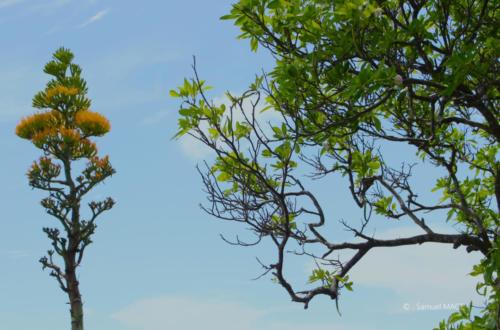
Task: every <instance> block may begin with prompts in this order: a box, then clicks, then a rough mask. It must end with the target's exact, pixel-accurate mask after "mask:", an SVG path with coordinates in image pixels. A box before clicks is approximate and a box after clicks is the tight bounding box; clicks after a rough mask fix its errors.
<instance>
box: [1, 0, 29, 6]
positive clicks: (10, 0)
mask: <svg viewBox="0 0 500 330" xmlns="http://www.w3.org/2000/svg"><path fill="white" fill-rule="evenodd" d="M23 1H24V0H0V8H5V7H10V6H13V5H17V4H18V3H21V2H23Z"/></svg>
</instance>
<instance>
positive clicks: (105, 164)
mask: <svg viewBox="0 0 500 330" xmlns="http://www.w3.org/2000/svg"><path fill="white" fill-rule="evenodd" d="M88 170H89V171H88V173H87V176H88V177H89V178H91V179H92V180H95V181H99V180H101V179H104V178H105V177H106V176H108V175H111V174H113V172H114V170H113V168H112V167H111V164H110V162H109V156H104V157H103V158H99V157H92V158H91V159H90V163H89V167H88Z"/></svg>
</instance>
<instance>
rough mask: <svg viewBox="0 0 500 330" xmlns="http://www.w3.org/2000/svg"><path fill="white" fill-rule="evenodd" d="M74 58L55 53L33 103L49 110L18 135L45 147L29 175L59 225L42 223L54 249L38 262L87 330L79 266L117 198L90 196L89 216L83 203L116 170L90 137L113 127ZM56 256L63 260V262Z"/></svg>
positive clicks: (75, 327)
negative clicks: (99, 220)
mask: <svg viewBox="0 0 500 330" xmlns="http://www.w3.org/2000/svg"><path fill="white" fill-rule="evenodd" d="M72 61H73V54H72V53H71V51H69V50H68V49H64V48H60V49H58V50H57V51H56V52H55V53H54V55H53V60H51V61H50V62H48V63H47V64H46V65H45V69H44V71H45V73H47V74H49V75H50V76H52V79H51V80H50V81H49V82H48V83H47V86H46V87H45V89H44V90H43V91H41V92H39V93H37V94H36V95H35V97H34V98H33V107H35V108H38V109H46V110H45V111H40V112H36V113H35V114H33V115H31V116H28V117H26V118H23V119H22V120H21V122H20V123H19V124H18V125H17V127H16V134H17V135H18V136H19V137H21V138H23V139H27V140H30V141H31V142H32V143H33V144H34V145H35V146H36V147H37V148H39V149H41V150H42V151H43V154H44V156H43V157H41V158H40V159H39V160H38V161H35V162H34V163H33V165H32V166H31V168H30V169H29V171H28V174H27V175H28V179H29V184H30V186H31V187H33V188H37V189H41V190H44V191H47V192H48V193H49V196H48V197H46V198H44V199H42V201H41V204H42V206H43V207H44V208H45V209H46V210H47V213H48V214H50V215H51V216H53V217H54V218H55V219H56V220H57V221H58V223H59V226H58V227H55V228H43V231H44V232H45V234H47V236H48V238H49V239H50V241H51V244H52V249H51V250H49V251H47V255H46V256H44V257H43V258H41V259H40V263H41V264H42V267H43V268H44V269H45V268H48V269H49V270H50V275H51V276H53V277H54V278H55V279H56V280H57V282H58V283H59V285H60V287H61V289H62V290H63V291H64V292H65V293H66V294H67V295H68V298H69V304H70V306H71V309H70V313H71V329H72V330H83V308H82V307H83V303H82V296H81V294H80V289H79V281H78V277H77V272H76V271H77V268H78V267H79V266H80V264H81V262H82V258H83V253H84V251H85V248H86V247H87V246H88V245H89V244H90V243H92V235H93V234H94V231H95V229H96V223H95V222H96V219H97V217H98V216H99V215H100V214H101V213H102V212H104V211H107V210H109V209H111V208H112V207H113V205H114V201H113V199H111V198H107V199H105V200H103V201H97V202H96V201H91V202H90V203H88V206H89V208H90V212H89V214H90V215H89V216H88V217H83V216H82V214H81V202H82V199H83V197H84V196H85V195H86V194H87V193H88V192H89V191H90V190H91V189H92V188H93V187H94V186H95V185H97V184H99V183H101V182H103V181H104V180H105V179H106V178H107V177H109V176H111V175H112V174H114V173H115V170H114V169H113V168H112V167H111V164H110V163H109V160H108V156H105V157H103V158H99V157H98V156H97V147H96V145H95V143H94V142H92V141H91V140H90V138H91V137H96V136H102V135H104V134H106V133H107V132H108V131H109V130H110V124H109V121H108V120H107V119H106V118H105V117H103V116H102V115H100V114H99V113H96V112H92V111H90V110H89V108H90V104H91V102H90V100H89V99H88V98H87V96H86V94H87V85H86V82H85V80H84V79H83V78H82V77H81V72H82V70H81V68H80V67H79V66H78V65H76V64H74V63H73V62H72ZM82 160H86V161H87V163H86V165H84V166H83V169H82V171H81V173H80V174H79V175H77V176H75V174H74V172H75V167H76V166H78V162H80V161H82ZM80 167H82V166H80ZM54 256H59V257H60V258H61V259H62V266H60V265H58V263H57V260H55V258H54Z"/></svg>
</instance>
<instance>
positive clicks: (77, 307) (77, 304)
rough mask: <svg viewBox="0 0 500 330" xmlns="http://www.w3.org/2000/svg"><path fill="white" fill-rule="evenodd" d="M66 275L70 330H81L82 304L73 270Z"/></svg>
mask: <svg viewBox="0 0 500 330" xmlns="http://www.w3.org/2000/svg"><path fill="white" fill-rule="evenodd" d="M66 275H67V284H68V297H69V303H70V306H71V309H70V313H71V330H83V303H82V296H81V294H80V289H79V287H78V285H79V283H78V280H77V279H76V273H75V271H74V270H72V271H69V272H68V274H66Z"/></svg>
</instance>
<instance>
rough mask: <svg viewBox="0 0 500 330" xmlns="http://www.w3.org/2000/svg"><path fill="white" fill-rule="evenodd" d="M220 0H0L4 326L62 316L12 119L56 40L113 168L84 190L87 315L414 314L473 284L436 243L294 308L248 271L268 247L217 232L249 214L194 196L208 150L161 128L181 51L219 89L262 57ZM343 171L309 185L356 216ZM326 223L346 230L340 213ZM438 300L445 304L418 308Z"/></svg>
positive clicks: (374, 256) (110, 328)
mask: <svg viewBox="0 0 500 330" xmlns="http://www.w3.org/2000/svg"><path fill="white" fill-rule="evenodd" d="M231 2H232V1H227V0H216V1H202V0H184V1H172V0H167V1H165V0H163V1H159V0H157V1H153V0H149V1H141V2H139V1H128V0H121V1H112V0H109V1H105V0H79V1H76V0H0V42H1V45H2V51H1V52H0V147H1V150H2V153H3V156H2V160H1V171H0V182H1V183H2V184H1V185H0V200H1V204H0V205H1V207H2V216H1V218H0V221H1V224H2V230H1V231H0V264H1V266H0V328H2V329H16V330H59V329H61V330H62V329H67V328H68V325H69V317H68V308H69V307H68V305H66V301H67V298H66V297H65V296H64V294H63V292H62V291H60V289H59V288H58V286H57V283H56V282H55V280H54V279H53V278H51V277H50V276H49V275H48V272H43V271H42V270H41V267H40V264H39V263H38V262H37V260H38V259H39V257H41V256H42V255H43V254H44V251H46V250H47V249H48V248H49V242H48V240H47V238H46V237H45V236H44V234H43V233H42V231H41V229H42V227H44V226H50V225H52V224H53V223H54V221H53V220H52V219H51V218H50V217H49V216H48V215H46V214H45V213H44V210H43V209H42V207H41V206H40V205H39V200H40V199H41V198H43V197H44V194H43V193H41V192H39V191H34V190H31V189H30V188H29V187H28V185H27V179H26V176H25V173H26V170H27V169H28V167H29V166H30V164H31V162H32V161H33V160H34V159H36V158H38V157H39V155H40V153H39V150H37V149H36V148H34V147H33V146H32V145H31V144H30V143H28V142H26V141H24V140H21V139H19V138H18V137H16V136H15V134H14V128H15V126H16V124H17V122H18V121H19V119H20V118H21V117H22V116H25V115H27V114H29V113H31V112H32V111H33V109H32V108H31V99H32V96H33V95H34V94H35V93H36V92H37V91H38V90H40V89H42V88H43V87H44V85H45V82H46V81H47V76H46V75H45V74H43V72H42V68H43V65H44V64H45V63H46V62H47V61H48V60H49V59H50V56H51V54H52V52H53V51H54V50H55V49H57V48H58V47H60V46H64V47H68V48H70V49H71V50H72V51H73V52H74V53H75V55H76V59H75V62H77V63H79V64H80V65H81V66H82V68H83V74H84V77H85V78H86V79H87V82H88V86H89V95H90V97H91V98H92V100H93V110H95V111H99V112H101V113H103V114H104V115H106V116H107V117H108V118H109V119H110V121H111V123H112V132H111V133H110V134H108V135H106V136H105V137H103V138H101V139H99V140H98V141H97V143H98V146H100V149H101V153H103V154H109V155H110V159H111V161H112V163H113V165H114V167H115V168H116V170H117V174H116V175H115V176H113V177H112V178H110V179H109V180H108V181H107V182H106V184H105V185H102V186H100V187H99V188H98V189H96V190H95V191H94V192H93V195H92V196H93V197H94V198H102V197H105V196H112V197H113V198H114V199H115V200H116V201H117V205H116V206H115V207H114V208H113V209H112V210H111V211H110V212H108V213H106V214H104V215H103V216H102V217H101V218H100V220H101V221H100V223H99V227H98V229H97V232H96V235H95V237H94V244H92V245H91V246H90V247H89V249H88V250H87V251H86V255H85V260H84V263H83V266H82V267H81V269H80V281H81V290H82V293H83V299H84V303H85V310H86V325H87V328H88V329H93V330H164V329H179V330H195V329H196V330H197V329H207V330H211V329H217V330H229V329H241V330H285V329H287V330H306V329H307V330H361V329H394V330H395V329H403V328H404V329H410V330H411V329H425V328H432V326H434V325H436V324H437V323H438V321H439V320H440V319H442V318H444V317H446V316H447V315H448V314H449V313H450V312H451V311H450V310H447V308H449V307H453V306H451V305H453V304H459V303H467V302H468V301H469V300H470V299H472V298H474V296H473V291H474V289H473V288H474V280H473V279H471V278H469V277H468V276H467V273H468V272H469V271H470V268H471V266H472V264H474V262H476V261H477V260H478V256H477V255H474V254H472V255H467V254H466V253H465V252H464V251H463V250H458V251H457V250H453V249H451V248H450V247H442V246H441V247H439V246H437V245H423V246H420V247H418V248H400V249H391V250H378V251H373V253H370V254H369V255H368V256H367V257H366V258H365V259H364V260H363V261H362V262H360V264H359V265H358V267H357V268H356V269H355V270H354V271H353V273H352V275H351V276H352V279H354V281H355V285H354V292H352V293H346V294H344V295H343V296H342V301H341V311H342V316H339V315H338V314H337V312H336V310H335V304H334V303H333V302H332V301H329V300H326V299H317V300H316V301H313V302H312V303H311V306H310V308H309V309H308V310H307V311H304V310H303V309H302V306H301V305H299V304H295V303H292V302H290V300H289V298H288V296H287V295H286V294H285V292H284V290H283V289H282V288H280V287H278V286H277V285H276V284H274V283H272V282H271V281H270V279H269V278H263V279H261V280H258V281H253V280H251V279H252V278H254V277H256V276H258V275H259V274H260V271H261V269H260V266H259V264H258V263H257V262H256V260H255V257H259V258H261V259H263V260H267V261H269V262H272V261H273V257H274V251H273V250H272V249H271V248H270V245H268V244H264V245H263V246H260V247H255V248H236V247H232V246H229V245H227V244H226V243H224V242H223V241H222V240H221V239H220V238H219V234H220V233H223V234H224V235H226V236H228V237H234V236H235V235H236V234H243V235H244V234H245V228H243V227H241V226H239V225H236V224H231V223H225V222H220V221H217V220H215V219H212V218H210V217H209V216H208V215H206V214H204V213H203V212H202V211H201V210H200V208H199V207H198V204H199V203H200V202H202V201H203V200H204V198H205V196H204V194H203V192H202V187H201V180H200V178H199V177H198V175H197V172H196V170H195V165H196V163H199V162H201V161H203V159H205V158H209V157H210V156H209V155H208V154H207V153H206V151H205V150H204V149H203V148H200V146H198V145H197V144H196V143H194V142H193V141H192V140H189V139H184V140H180V141H174V140H171V137H172V136H173V135H174V134H175V131H176V124H177V113H176V109H177V105H178V101H177V100H175V99H171V98H170V97H169V96H168V91H169V90H170V89H172V88H174V87H175V86H177V85H178V84H180V83H181V82H182V79H183V78H184V77H189V76H190V75H191V74H192V71H191V64H192V56H193V55H195V56H196V58H197V63H198V70H199V73H200V75H201V77H202V78H203V79H206V80H207V81H208V82H209V84H210V85H212V86H215V87H216V88H215V89H214V92H213V94H212V96H213V97H214V98H217V99H222V95H223V93H224V92H225V91H226V90H229V91H233V92H240V91H243V90H244V89H245V87H246V86H247V85H248V84H249V83H250V82H251V81H252V80H253V77H254V74H255V73H256V72H259V71H260V70H261V69H262V68H264V69H266V68H270V67H271V65H272V61H271V58H270V57H269V56H268V55H267V54H266V53H264V52H258V53H251V52H250V50H249V45H248V44H247V42H245V41H238V40H236V36H237V35H238V30H237V29H236V28H235V27H233V26H232V24H231V23H230V22H223V21H220V20H219V19H218V18H219V17H220V16H222V15H224V14H226V13H227V12H228V11H229V9H230V4H231ZM393 152H394V154H393V155H389V156H388V157H394V159H395V160H396V161H397V160H398V156H399V157H401V155H404V153H400V152H399V151H396V150H393ZM419 174H420V177H419V178H420V179H419V181H420V182H419V184H420V186H421V187H425V186H426V185H425V183H426V182H428V183H430V182H432V181H431V178H432V177H433V176H434V175H435V173H433V172H432V171H431V170H430V169H425V168H423V169H422V170H421V172H419ZM342 184H343V183H342V181H340V180H337V179H332V180H330V181H327V182H326V183H324V184H320V185H317V187H316V190H315V192H316V193H317V194H318V196H321V200H322V201H323V202H324V204H325V205H327V208H328V209H329V213H328V214H329V215H331V220H332V221H335V220H338V219H341V218H344V219H349V220H350V221H351V220H352V221H355V222H356V223H357V222H358V221H359V218H360V216H361V214H359V212H358V211H357V210H356V209H355V208H354V207H353V204H352V202H350V200H349V197H348V196H346V195H345V190H342V189H338V190H335V191H332V189H331V187H332V186H337V185H342ZM422 189H423V188H422ZM436 222H438V226H443V224H442V223H441V222H440V221H439V219H436ZM377 228H378V229H377V230H378V231H377V234H378V235H380V237H384V236H390V235H400V236H404V235H406V234H410V233H413V232H414V231H413V229H412V228H411V227H409V224H407V223H404V222H403V223H401V224H386V223H381V224H380V225H379V226H378V227H377ZM447 230H449V228H448V229H447ZM338 235H339V236H338V237H339V240H345V239H349V235H348V234H346V233H343V232H342V231H341V230H340V229H339V232H338ZM311 267H312V265H311V262H310V261H308V260H305V259H298V260H296V261H294V262H293V269H291V270H290V271H291V272H292V277H293V278H294V280H296V281H297V282H298V283H301V284H305V282H306V279H307V277H308V272H309V271H310V270H311ZM439 304H447V305H448V307H444V308H437V307H436V308H437V310H429V308H432V306H437V305H439ZM423 305H429V306H430V307H427V308H426V307H425V306H423Z"/></svg>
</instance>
